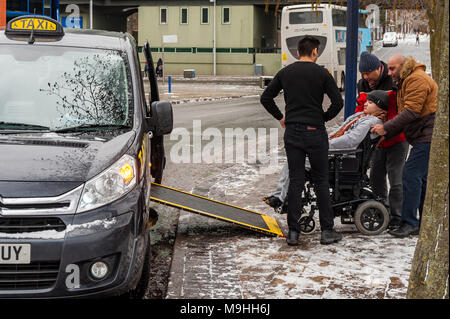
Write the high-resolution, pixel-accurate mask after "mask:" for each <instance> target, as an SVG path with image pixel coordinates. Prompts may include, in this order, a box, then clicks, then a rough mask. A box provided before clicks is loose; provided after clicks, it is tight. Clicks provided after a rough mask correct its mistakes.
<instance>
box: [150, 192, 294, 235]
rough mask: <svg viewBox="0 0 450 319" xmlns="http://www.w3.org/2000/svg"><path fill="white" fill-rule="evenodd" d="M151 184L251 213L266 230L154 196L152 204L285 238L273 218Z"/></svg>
mask: <svg viewBox="0 0 450 319" xmlns="http://www.w3.org/2000/svg"><path fill="white" fill-rule="evenodd" d="M152 184H153V185H156V186H160V187H163V188H166V189H171V190H173V191H176V192H178V193H184V194H186V195H189V196H194V197H198V198H202V199H205V200H207V201H210V202H215V203H218V204H221V205H225V206H229V207H234V208H237V209H239V210H242V211H245V212H251V213H254V214H257V215H260V216H261V218H262V220H263V221H264V223H265V224H266V225H267V227H268V229H262V228H260V227H257V226H255V225H251V224H247V223H243V222H242V221H238V220H234V219H230V218H226V217H224V216H220V215H217V214H214V212H207V211H205V210H203V209H201V210H200V209H195V208H193V207H188V206H186V205H182V204H180V203H176V202H173V201H167V200H164V199H162V198H157V197H154V196H150V200H152V201H154V202H157V203H160V204H163V205H164V204H165V205H169V206H171V207H174V208H178V209H182V210H185V211H188V212H191V213H197V214H200V215H203V216H206V217H211V218H215V219H219V220H222V221H226V222H230V223H233V224H235V225H238V226H243V227H244V228H246V229H250V230H254V231H258V232H261V233H265V234H268V233H270V234H271V235H275V236H276V237H285V236H284V234H283V231H282V230H281V228H280V227H279V225H278V222H277V220H276V219H275V218H273V217H271V216H269V215H265V214H262V213H258V212H255V211H252V210H249V209H245V208H242V207H238V206H235V205H230V204H227V203H223V202H220V201H217V200H214V199H210V198H207V197H204V196H200V195H196V194H192V193H188V192H185V191H182V190H179V189H176V188H172V187H168V186H164V185H161V184H157V183H152Z"/></svg>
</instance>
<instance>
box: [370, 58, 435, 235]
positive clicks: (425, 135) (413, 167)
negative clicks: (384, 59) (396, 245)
mask: <svg viewBox="0 0 450 319" xmlns="http://www.w3.org/2000/svg"><path fill="white" fill-rule="evenodd" d="M388 68H389V74H390V75H391V76H392V78H393V80H394V81H397V82H398V94H397V104H398V110H399V115H398V116H396V117H395V118H394V119H392V120H390V121H387V122H386V123H384V125H383V124H377V125H375V126H374V127H373V128H372V130H371V131H372V132H375V133H377V134H378V135H381V136H384V137H385V139H386V140H389V139H390V138H392V137H393V136H395V135H397V134H398V133H399V132H402V131H403V132H404V133H405V137H406V139H407V140H408V142H409V144H411V145H412V149H411V152H410V154H409V157H408V160H407V161H406V164H405V166H404V168H403V205H402V226H401V227H400V228H399V229H395V230H391V231H389V233H390V234H391V235H393V236H395V237H400V238H403V237H407V236H409V235H417V234H418V233H419V227H420V218H421V217H422V210H423V203H424V201H425V193H426V188H427V175H428V162H429V157H430V146H431V137H432V135H433V128H434V117H435V113H436V106H437V100H438V86H437V84H436V82H435V81H434V80H433V79H432V78H431V77H430V76H429V75H428V74H426V73H425V70H426V67H425V65H423V64H421V63H418V62H416V61H415V60H414V59H413V58H412V57H409V58H405V57H404V56H402V55H400V54H396V55H394V56H392V57H391V58H390V59H389V61H388ZM417 211H419V216H420V217H419V219H418V218H417Z"/></svg>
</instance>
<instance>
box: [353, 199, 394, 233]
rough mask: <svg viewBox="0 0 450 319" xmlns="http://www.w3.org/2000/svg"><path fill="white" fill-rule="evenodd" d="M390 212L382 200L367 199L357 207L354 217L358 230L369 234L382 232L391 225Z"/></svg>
mask: <svg viewBox="0 0 450 319" xmlns="http://www.w3.org/2000/svg"><path fill="white" fill-rule="evenodd" d="M389 218H390V217H389V212H388V210H387V208H386V207H385V206H384V205H383V204H382V203H380V202H378V201H375V200H369V201H366V202H364V203H362V204H360V205H359V206H358V208H357V209H356V212H355V215H354V219H355V226H356V228H358V230H359V231H360V232H361V233H362V234H364V235H368V236H374V235H378V234H381V233H382V232H383V231H385V230H386V228H387V227H388V225H389Z"/></svg>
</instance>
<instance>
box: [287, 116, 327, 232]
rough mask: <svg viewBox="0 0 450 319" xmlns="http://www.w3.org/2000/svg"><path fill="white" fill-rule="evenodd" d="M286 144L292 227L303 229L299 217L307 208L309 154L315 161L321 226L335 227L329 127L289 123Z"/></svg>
mask: <svg viewBox="0 0 450 319" xmlns="http://www.w3.org/2000/svg"><path fill="white" fill-rule="evenodd" d="M314 128H315V129H314ZM284 145H285V148H286V155H287V160H288V166H289V179H290V183H289V190H288V217H287V218H288V220H287V221H288V227H289V229H290V230H295V231H297V232H300V228H299V225H298V221H299V220H300V217H301V212H302V208H303V203H302V191H303V188H304V185H305V159H306V156H308V158H309V162H310V164H311V173H312V177H313V184H314V186H315V187H314V192H315V194H316V197H317V205H318V208H319V219H320V226H321V229H322V231H323V230H331V229H333V226H334V224H333V219H334V214H333V210H332V208H331V202H330V190H329V182H328V136H327V131H326V129H325V127H324V126H322V127H312V126H308V125H304V124H287V125H286V131H285V133H284Z"/></svg>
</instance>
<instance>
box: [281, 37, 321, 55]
mask: <svg viewBox="0 0 450 319" xmlns="http://www.w3.org/2000/svg"><path fill="white" fill-rule="evenodd" d="M304 37H305V36H296V37H291V38H287V39H286V44H287V47H288V49H289V52H290V53H291V54H292V56H293V57H294V58H298V55H297V50H298V42H299V41H300V40H301V39H303V38H304ZM314 37H315V38H316V39H317V40H319V41H320V46H319V57H320V56H321V55H322V53H323V51H324V50H325V47H326V46H327V38H326V37H322V36H317V35H314Z"/></svg>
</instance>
